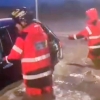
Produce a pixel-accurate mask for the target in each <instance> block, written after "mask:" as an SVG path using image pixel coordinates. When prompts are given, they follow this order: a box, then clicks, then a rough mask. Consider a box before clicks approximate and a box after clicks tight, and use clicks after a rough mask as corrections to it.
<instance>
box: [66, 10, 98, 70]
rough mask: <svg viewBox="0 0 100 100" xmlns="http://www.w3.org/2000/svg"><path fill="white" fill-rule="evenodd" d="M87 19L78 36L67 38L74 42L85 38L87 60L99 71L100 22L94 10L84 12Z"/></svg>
mask: <svg viewBox="0 0 100 100" xmlns="http://www.w3.org/2000/svg"><path fill="white" fill-rule="evenodd" d="M86 15H87V17H88V22H87V26H86V27H85V29H84V30H82V31H81V32H79V33H78V34H75V35H71V36H69V37H68V38H69V39H71V40H76V39H80V38H85V39H87V40H88V48H89V52H88V58H90V59H91V60H92V62H93V63H94V66H93V67H94V68H95V69H100V21H99V19H98V12H97V10H96V9H95V8H91V9H89V10H87V11H86Z"/></svg>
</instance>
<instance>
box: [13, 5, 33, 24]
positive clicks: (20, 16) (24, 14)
mask: <svg viewBox="0 0 100 100" xmlns="http://www.w3.org/2000/svg"><path fill="white" fill-rule="evenodd" d="M11 17H12V18H13V20H14V21H15V22H16V23H19V24H21V21H25V22H26V23H27V24H28V23H30V22H31V21H32V19H33V18H34V14H33V12H32V11H28V10H27V8H26V7H23V8H21V9H15V10H14V11H13V12H12V13H11Z"/></svg>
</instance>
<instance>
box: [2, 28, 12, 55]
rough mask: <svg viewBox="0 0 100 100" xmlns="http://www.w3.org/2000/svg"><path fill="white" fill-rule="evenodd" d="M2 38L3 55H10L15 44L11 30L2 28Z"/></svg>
mask: <svg viewBox="0 0 100 100" xmlns="http://www.w3.org/2000/svg"><path fill="white" fill-rule="evenodd" d="M0 40H1V44H2V52H3V56H5V55H8V54H9V52H10V50H11V48H12V46H13V41H12V38H11V36H10V33H9V31H8V30H7V29H6V28H2V29H0Z"/></svg>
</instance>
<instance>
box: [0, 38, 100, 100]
mask: <svg viewBox="0 0 100 100" xmlns="http://www.w3.org/2000/svg"><path fill="white" fill-rule="evenodd" d="M60 39H61V41H62V42H63V52H64V59H63V60H62V61H60V62H59V63H58V64H57V65H56V66H55V71H54V74H53V80H54V86H53V89H54V94H55V96H56V98H55V100H100V78H99V76H100V71H98V70H94V69H92V68H89V67H88V66H93V64H92V62H91V61H90V60H89V59H87V58H86V55H87V52H88V49H87V46H86V45H87V43H86V42H85V41H84V40H78V41H71V40H67V39H66V38H65V37H60ZM69 64H70V65H69ZM24 91H25V89H24V85H23V83H22V81H19V82H17V83H14V84H12V85H10V86H8V87H6V88H5V89H3V90H2V91H1V92H0V100H23V97H25V94H24ZM25 98H26V97H25ZM44 98H46V99H43V98H41V97H40V98H35V99H34V98H31V100H48V98H47V97H46V96H44ZM25 100H30V99H25ZM50 100H51V99H50Z"/></svg>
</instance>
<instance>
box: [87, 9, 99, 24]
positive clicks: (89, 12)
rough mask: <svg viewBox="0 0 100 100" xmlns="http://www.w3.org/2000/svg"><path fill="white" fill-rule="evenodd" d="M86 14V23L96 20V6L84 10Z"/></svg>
mask: <svg viewBox="0 0 100 100" xmlns="http://www.w3.org/2000/svg"><path fill="white" fill-rule="evenodd" d="M86 15H87V17H88V23H92V22H94V21H96V20H98V12H97V9H96V8H91V9H89V10H87V11H86Z"/></svg>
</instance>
